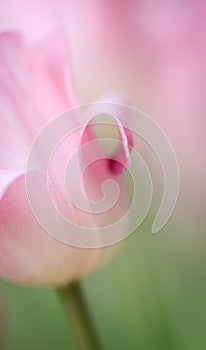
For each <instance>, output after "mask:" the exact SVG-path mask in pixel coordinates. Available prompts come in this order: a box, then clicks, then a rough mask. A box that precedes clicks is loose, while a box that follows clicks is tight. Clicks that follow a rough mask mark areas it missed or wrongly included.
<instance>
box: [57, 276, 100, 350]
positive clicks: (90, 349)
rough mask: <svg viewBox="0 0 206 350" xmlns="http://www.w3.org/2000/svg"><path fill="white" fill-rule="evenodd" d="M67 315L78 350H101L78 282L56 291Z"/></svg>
mask: <svg viewBox="0 0 206 350" xmlns="http://www.w3.org/2000/svg"><path fill="white" fill-rule="evenodd" d="M58 292H59V294H60V297H61V299H62V302H63V304H64V307H65V311H66V313H67V315H68V316H69V317H70V319H71V322H72V326H73V330H74V333H75V334H76V340H77V343H78V350H101V349H102V347H101V345H100V342H99V339H98V336H97V333H96V330H95V326H94V323H93V320H92V317H91V314H90V311H89V307H88V304H87V302H86V299H85V296H84V292H83V290H82V287H81V284H80V282H74V283H71V284H69V285H68V286H66V287H64V288H62V289H59V290H58Z"/></svg>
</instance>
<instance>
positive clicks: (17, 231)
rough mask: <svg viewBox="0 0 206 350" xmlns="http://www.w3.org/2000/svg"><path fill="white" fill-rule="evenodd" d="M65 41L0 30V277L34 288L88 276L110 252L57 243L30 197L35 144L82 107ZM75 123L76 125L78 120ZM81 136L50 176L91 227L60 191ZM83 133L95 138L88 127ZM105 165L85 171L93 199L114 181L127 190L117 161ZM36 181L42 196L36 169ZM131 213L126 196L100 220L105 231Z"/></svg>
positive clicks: (63, 151)
mask: <svg viewBox="0 0 206 350" xmlns="http://www.w3.org/2000/svg"><path fill="white" fill-rule="evenodd" d="M65 42H66V41H65V40H64V35H63V33H62V32H60V31H59V30H55V31H53V32H51V33H50V34H49V35H47V36H45V37H44V38H41V40H38V41H32V42H30V43H28V42H27V41H26V40H25V39H24V37H23V36H22V35H21V34H20V33H18V32H16V31H11V30H2V31H1V32H0V52H1V55H0V101H1V104H0V117H1V121H0V123H1V125H0V145H1V163H0V196H1V202H0V225H1V226H0V276H1V277H3V278H6V279H9V280H12V281H15V282H20V283H25V284H30V285H49V286H55V285H62V284H65V283H67V282H69V281H71V280H74V279H77V278H80V277H82V276H84V275H85V274H87V273H88V272H90V271H91V270H92V269H94V268H95V267H96V266H97V265H99V264H100V263H101V262H102V261H104V260H105V259H106V258H107V256H108V255H109V254H110V249H103V250H101V249H95V250H88V249H79V248H73V247H71V246H68V245H65V244H63V243H61V242H59V241H58V240H56V239H54V238H52V237H51V236H50V235H49V234H48V233H47V232H45V231H44V229H43V228H42V227H41V226H40V225H39V223H38V222H37V220H36V219H35V217H34V215H33V213H32V211H31V208H30V206H29V203H28V198H27V194H26V188H25V167H26V161H27V157H28V155H29V152H30V149H31V146H32V143H33V141H34V140H35V138H36V136H37V135H38V133H39V132H40V131H41V130H42V129H43V128H44V127H45V126H46V125H47V123H48V122H50V121H51V120H53V119H54V118H55V117H57V116H58V115H59V114H61V113H63V112H64V111H66V110H68V109H70V108H71V107H72V106H74V104H76V103H77V98H76V95H75V88H74V84H73V81H72V75H71V67H70V57H69V55H68V51H67V47H66V44H65ZM71 122H72V123H74V126H75V118H73V120H71ZM117 124H118V129H119V133H120V137H121V138H122V137H125V134H124V133H125V131H124V129H123V128H122V127H121V123H120V121H117ZM81 135H82V130H80V131H77V132H75V133H74V134H72V135H71V136H70V137H69V139H68V141H67V142H66V144H64V145H63V147H60V150H59V153H58V155H57V156H55V157H54V159H53V162H52V167H51V169H50V172H49V176H50V186H51V188H50V190H51V193H52V196H53V198H54V199H55V202H56V205H57V207H58V209H59V210H60V211H61V212H63V214H64V216H65V217H66V218H69V219H70V220H71V221H72V222H73V223H76V224H78V225H84V226H87V227H91V228H92V227H96V226H97V225H98V223H97V222H96V218H95V217H94V216H93V215H92V214H91V213H84V212H82V211H81V210H78V209H77V208H76V207H75V206H74V205H73V204H72V203H69V205H68V202H67V201H66V199H65V194H64V193H63V191H62V182H61V181H62V180H63V179H62V178H61V176H62V175H61V172H62V171H63V169H64V165H65V163H66V161H67V160H68V159H69V158H71V155H72V154H73V152H74V151H75V150H76V149H77V147H79V146H80V144H81V143H82V144H83V143H84V142H85V141H84V140H83V138H82V136H81ZM84 135H85V136H86V135H87V136H86V137H87V138H88V137H89V138H90V139H94V136H93V134H92V133H91V130H90V128H89V127H87V128H85V130H84ZM81 138H82V141H80V140H81ZM99 147H100V146H99V145H97V143H96V145H95V149H96V150H95V152H99V150H100V148H99ZM126 147H127V146H126V144H125V145H124V146H123V148H120V149H119V151H118V156H117V157H119V155H120V158H121V161H122V162H123V163H125V164H126V163H127V162H128V159H127V152H125V150H126ZM101 152H102V151H101ZM83 155H84V154H83ZM105 157H106V155H105ZM40 158H41V155H40ZM83 160H84V159H83ZM117 160H118V158H117ZM108 164H109V163H108V161H107V159H106V158H105V159H103V160H102V161H100V162H99V163H98V164H96V165H95V166H94V167H92V168H91V169H90V171H89V172H88V174H87V179H85V181H86V180H88V189H89V191H90V190H91V193H93V194H95V193H96V187H98V186H99V185H100V183H101V181H103V180H105V179H107V178H113V179H115V181H117V182H118V183H119V185H120V188H122V189H123V187H122V185H121V182H120V180H119V179H118V178H117V176H116V175H117V173H120V172H122V170H123V169H122V167H120V168H119V165H118V161H117V163H116V165H115V160H114V162H113V165H112V166H108ZM77 175H78V174H77ZM38 181H39V186H40V187H39V189H38V190H39V191H41V175H40V174H39V173H38V169H37V171H36V172H34V182H38ZM77 181H80V180H79V179H77ZM126 208H127V196H126V194H125V192H124V190H123V191H122V193H121V195H120V198H119V201H118V203H117V204H116V205H115V206H114V208H113V209H112V210H111V213H110V214H109V215H108V214H105V215H104V216H103V219H102V220H103V222H104V223H105V224H106V225H107V224H110V223H112V222H113V220H118V219H119V218H121V215H122V214H123V213H124V211H125V210H126ZM102 224H103V223H101V225H102ZM101 225H100V227H101ZM122 229H123V228H122ZM100 232H101V229H100ZM97 239H98V237H97Z"/></svg>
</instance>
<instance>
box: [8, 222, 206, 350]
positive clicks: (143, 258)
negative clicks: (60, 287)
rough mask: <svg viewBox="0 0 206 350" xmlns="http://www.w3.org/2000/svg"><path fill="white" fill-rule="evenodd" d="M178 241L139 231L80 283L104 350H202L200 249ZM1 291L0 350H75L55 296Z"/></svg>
mask: <svg viewBox="0 0 206 350" xmlns="http://www.w3.org/2000/svg"><path fill="white" fill-rule="evenodd" d="M184 238H185V236H184V235H183V233H181V232H171V233H170V232H168V231H167V230H166V229H165V230H163V231H162V232H160V233H159V234H157V235H154V236H153V235H151V234H150V233H149V232H148V231H147V232H146V229H145V227H142V228H141V230H138V232H137V233H134V234H133V235H132V236H130V237H129V238H128V239H127V240H126V241H125V242H124V244H123V245H122V247H121V248H120V250H119V251H118V252H117V253H116V254H115V255H114V256H113V258H112V260H111V261H110V262H109V263H108V264H107V265H105V266H104V267H103V268H102V269H100V270H98V271H96V272H95V273H94V274H92V275H91V276H89V277H88V278H86V279H85V280H84V287H85V292H86V295H87V298H88V301H89V304H90V306H91V309H92V312H93V314H94V317H95V320H96V322H97V325H98V330H99V333H100V336H101V338H102V342H103V345H104V349H108V350H113V349H118V350H123V349H124V350H125V349H140V350H161V349H162V350H170V349H171V350H194V349H195V350H205V349H206V278H205V263H206V261H205V260H206V259H205V255H204V245H203V244H202V243H203V242H201V239H197V237H196V238H195V240H194V239H192V238H191V237H188V239H187V241H186V242H184ZM199 238H200V237H199ZM2 287H3V292H4V293H3V294H4V298H5V302H4V304H5V308H6V311H7V314H6V317H5V316H4V318H5V319H7V322H6V323H7V324H6V326H7V327H6V328H7V329H6V332H5V339H4V345H3V347H2V349H3V350H28V349H29V350H36V349H38V350H45V349H46V350H47V349H49V350H56V349H59V350H66V349H74V350H75V349H76V347H75V343H74V340H73V337H72V332H71V327H70V323H69V322H68V320H67V317H66V316H65V314H64V311H63V309H62V306H61V304H60V303H59V300H58V297H57V295H56V294H55V292H54V291H52V290H49V289H38V288H26V287H22V286H15V285H12V284H10V283H7V282H2Z"/></svg>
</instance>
